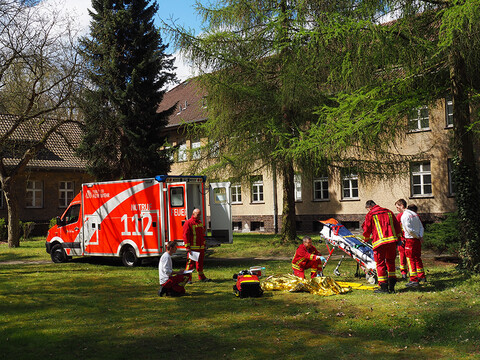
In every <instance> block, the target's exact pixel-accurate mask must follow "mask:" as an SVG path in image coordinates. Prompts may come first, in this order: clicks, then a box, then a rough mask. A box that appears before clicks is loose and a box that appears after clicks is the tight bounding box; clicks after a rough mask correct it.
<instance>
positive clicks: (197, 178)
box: [155, 175, 207, 182]
mask: <svg viewBox="0 0 480 360" xmlns="http://www.w3.org/2000/svg"><path fill="white" fill-rule="evenodd" d="M155 180H157V181H158V182H167V181H185V182H206V181H207V177H206V176H197V175H185V176H182V175H157V176H155Z"/></svg>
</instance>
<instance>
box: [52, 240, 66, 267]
mask: <svg viewBox="0 0 480 360" xmlns="http://www.w3.org/2000/svg"><path fill="white" fill-rule="evenodd" d="M50 257H51V258H52V261H53V262H54V263H57V264H58V263H64V262H67V254H66V253H65V250H64V249H63V247H62V245H60V244H55V245H53V247H52V249H51V250H50Z"/></svg>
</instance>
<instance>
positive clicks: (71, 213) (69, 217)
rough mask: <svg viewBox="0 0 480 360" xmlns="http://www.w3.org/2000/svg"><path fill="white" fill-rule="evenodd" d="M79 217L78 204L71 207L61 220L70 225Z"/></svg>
mask: <svg viewBox="0 0 480 360" xmlns="http://www.w3.org/2000/svg"><path fill="white" fill-rule="evenodd" d="M79 215H80V204H77V205H72V206H70V208H69V209H68V210H67V212H66V213H65V216H64V217H63V220H64V221H65V225H66V224H71V223H74V222H77V221H78V217H79Z"/></svg>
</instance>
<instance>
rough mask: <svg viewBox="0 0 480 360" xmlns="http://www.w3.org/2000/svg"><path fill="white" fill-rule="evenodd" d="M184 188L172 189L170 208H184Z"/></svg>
mask: <svg viewBox="0 0 480 360" xmlns="http://www.w3.org/2000/svg"><path fill="white" fill-rule="evenodd" d="M183 204H184V201H183V187H171V188H170V206H171V207H183Z"/></svg>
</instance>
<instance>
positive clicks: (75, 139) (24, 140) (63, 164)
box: [0, 114, 86, 170]
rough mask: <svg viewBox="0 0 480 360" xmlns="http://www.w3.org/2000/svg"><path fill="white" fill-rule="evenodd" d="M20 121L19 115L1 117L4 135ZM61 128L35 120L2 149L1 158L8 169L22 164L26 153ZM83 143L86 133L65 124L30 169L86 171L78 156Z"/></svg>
mask: <svg viewBox="0 0 480 360" xmlns="http://www.w3.org/2000/svg"><path fill="white" fill-rule="evenodd" d="M18 121H19V117H17V116H15V115H6V114H0V135H3V134H5V133H6V132H7V131H9V130H10V129H12V126H14V125H15V124H16V122H18ZM55 124H57V121H56V120H54V119H32V120H28V121H25V122H22V123H21V124H19V126H18V127H17V128H16V129H15V130H14V131H13V133H12V134H11V135H10V136H9V137H8V140H6V141H5V142H4V143H3V144H1V145H2V149H0V150H1V153H0V154H1V156H2V159H3V162H4V164H5V165H6V166H13V165H16V164H18V162H19V160H20V157H21V155H22V153H23V152H24V150H25V149H26V148H27V147H28V146H30V145H31V144H32V143H34V142H35V141H38V140H39V139H41V137H42V135H43V134H44V133H45V132H46V131H47V130H48V129H50V128H51V127H52V126H54V125H55ZM81 139H82V130H81V129H80V127H79V126H78V124H75V123H66V124H62V125H61V126H60V127H59V128H58V130H57V132H54V133H53V134H52V135H50V137H49V139H48V140H47V142H46V143H45V146H44V148H43V149H42V150H41V151H40V152H39V153H38V154H37V156H36V157H35V158H34V159H32V160H30V162H29V163H28V165H27V167H28V168H30V169H31V168H41V169H58V170H60V169H62V170H85V164H86V162H85V161H84V160H81V159H80V158H78V157H77V156H75V149H76V147H77V146H78V144H79V143H80V141H81Z"/></svg>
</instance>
